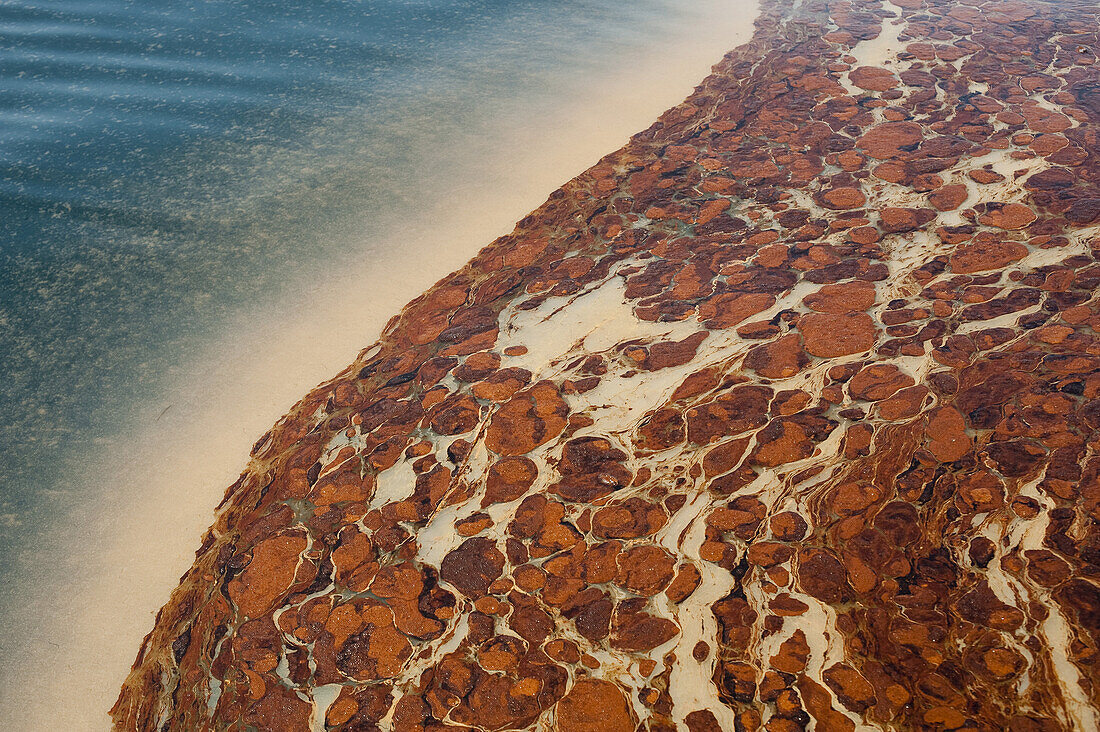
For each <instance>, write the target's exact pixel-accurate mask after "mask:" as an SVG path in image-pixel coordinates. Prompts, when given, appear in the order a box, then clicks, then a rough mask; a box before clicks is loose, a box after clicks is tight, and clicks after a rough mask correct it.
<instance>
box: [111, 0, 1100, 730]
mask: <svg viewBox="0 0 1100 732" xmlns="http://www.w3.org/2000/svg"><path fill="white" fill-rule="evenodd" d="M1097 28H1098V16H1097V8H1096V6H1095V4H1092V3H1085V2H1073V1H1069V2H1054V3H1049V2H1039V1H1035V2H1017V1H1010V2H1001V1H994V0H991V1H989V2H981V1H979V0H971V1H970V2H948V1H947V0H896V2H895V3H891V2H880V1H878V0H875V1H868V2H863V1H853V0H828V1H826V0H805V1H804V2H801V3H796V4H793V5H792V4H791V3H789V2H787V1H786V0H776V2H772V3H769V4H766V5H765V8H764V10H763V12H762V15H761V16H760V18H759V19H758V21H757V34H756V36H755V37H754V40H753V41H752V42H751V43H750V44H748V45H746V46H744V47H742V48H740V49H737V50H736V51H734V52H732V53H731V54H729V55H728V56H727V57H726V58H725V59H724V60H723V61H722V62H721V63H720V64H719V65H718V66H717V67H716V68H715V73H714V74H713V75H712V76H710V77H709V78H708V79H707V80H706V81H705V82H704V83H703V84H702V85H701V86H700V87H699V88H698V89H697V90H696V91H695V93H694V94H693V95H692V96H691V97H690V98H689V99H688V100H687V101H686V102H685V103H683V104H681V105H680V106H678V107H676V108H674V109H672V110H670V111H668V112H666V113H665V114H664V115H663V116H662V117H661V118H660V120H659V121H658V122H657V123H656V124H655V125H654V126H653V127H651V128H650V129H649V130H647V131H646V132H644V133H641V134H640V135H638V136H636V137H635V138H634V139H633V140H632V141H631V142H630V143H629V144H628V145H627V146H626V147H625V148H623V149H622V150H620V151H618V152H615V153H613V154H611V155H609V156H607V157H606V158H604V159H603V160H602V161H600V162H599V164H597V165H596V166H595V167H593V168H592V169H590V170H588V171H587V172H585V173H584V174H582V175H581V176H579V177H578V178H576V179H575V180H573V181H571V182H569V183H568V184H566V185H565V186H563V187H562V188H561V189H560V190H559V191H557V192H555V193H554V194H553V195H552V196H551V197H550V199H549V200H548V201H547V202H546V204H544V205H543V206H542V207H541V208H539V209H538V210H537V211H535V212H534V213H532V214H531V215H530V216H528V217H527V218H526V219H524V220H523V221H521V222H520V223H519V225H518V227H517V228H516V230H515V231H514V232H513V233H512V234H511V235H509V236H506V237H503V238H501V239H500V240H498V241H496V242H494V243H493V244H491V245H490V246H488V247H487V248H486V249H484V250H483V251H482V252H481V253H479V254H478V255H477V256H476V257H475V258H474V259H473V260H472V261H471V262H470V263H469V264H468V265H467V266H466V267H465V268H464V269H462V270H461V271H459V272H457V273H455V274H454V275H451V276H450V277H448V278H446V279H445V280H443V281H442V282H440V283H439V284H438V285H436V286H435V287H433V288H432V289H431V290H429V291H428V292H427V293H425V294H424V295H423V296H421V297H420V298H418V299H417V300H415V301H414V302H413V303H411V304H410V305H409V306H408V307H407V308H405V310H404V311H403V312H402V313H401V314H400V316H398V317H397V318H395V319H394V320H393V321H392V322H391V323H390V325H389V326H388V327H387V329H386V330H385V332H384V334H383V336H382V339H381V340H380V342H379V343H378V344H377V345H376V346H374V347H372V348H370V349H368V350H367V351H364V352H363V354H361V356H360V358H359V359H358V360H357V361H356V363H355V364H354V365H353V366H351V367H350V368H349V369H348V370H346V371H345V372H343V373H342V374H340V375H339V376H337V377H336V378H335V379H333V380H332V381H330V382H327V383H326V384H323V385H322V386H320V387H318V388H317V389H316V390H315V391H313V392H312V393H311V394H310V395H308V396H307V397H306V398H305V399H304V400H303V401H302V402H300V403H299V404H298V405H297V406H296V407H295V408H294V410H293V411H292V412H291V413H290V414H288V415H287V416H286V417H285V418H283V420H281V421H280V422H279V424H278V425H276V427H275V428H274V429H273V430H272V431H271V432H269V433H268V434H267V435H265V436H264V437H263V438H262V439H261V440H260V441H259V443H257V445H256V447H255V449H254V450H253V454H252V461H251V464H250V467H249V469H248V470H247V472H246V473H245V474H244V475H242V476H241V478H240V480H239V481H238V482H237V483H235V484H234V485H233V486H232V487H231V488H230V489H229V491H228V493H227V494H226V497H225V500H224V502H223V503H222V505H221V506H220V507H219V513H218V517H217V521H216V523H215V525H214V527H212V529H211V530H210V532H209V533H208V535H207V536H206V538H205V541H204V542H203V546H202V548H201V549H200V550H199V552H198V555H197V560H196V562H195V565H194V567H193V568H192V570H191V571H189V572H188V574H187V575H185V576H184V577H183V579H182V581H181V585H180V587H179V588H178V589H177V590H176V591H175V593H174V594H173V595H172V599H171V601H170V602H169V604H168V605H167V606H166V607H165V608H164V609H163V610H162V611H161V613H160V614H159V616H158V618H157V622H156V626H155V628H154V630H153V632H152V633H151V634H150V636H149V637H148V638H147V639H146V641H145V643H144V645H143V646H142V649H141V652H140V655H139V656H138V659H137V662H136V663H135V666H134V670H133V672H132V674H131V675H130V677H129V678H128V679H127V681H126V683H125V686H124V687H123V690H122V695H121V697H120V698H119V701H118V703H117V705H116V707H115V709H114V718H115V721H116V724H117V726H118V727H119V728H122V729H141V730H153V729H157V730H161V729H163V730H195V729H214V728H217V729H265V730H296V729H303V730H304V729H340V730H372V729H394V730H400V731H411V730H440V729H482V730H504V729H548V730H549V729H556V730H561V731H562V732H585V731H586V730H603V731H611V732H617V731H619V730H624V731H625V730H634V729H637V728H639V727H640V728H642V729H647V730H673V729H685V728H686V729H688V730H690V731H691V732H710V731H713V730H741V729H744V730H756V729H766V730H768V731H769V732H786V731H787V730H801V729H805V728H806V727H807V726H808V725H809V723H810V721H811V720H812V721H813V722H814V724H815V725H816V726H815V728H816V729H825V730H854V729H856V728H857V727H861V726H863V725H869V726H870V727H871V728H883V729H933V730H935V729H951V730H1004V729H1013V730H1020V731H1031V730H1066V729H1093V728H1096V726H1097V724H1098V720H1100V715H1098V712H1097V709H1098V705H1100V687H1098V685H1097V683H1096V681H1097V673H1098V668H1100V666H1098V661H1100V658H1098V650H1097V643H1098V641H1100V587H1098V584H1097V583H1098V581H1100V532H1098V531H1097V526H1096V523H1097V520H1100V511H1098V507H1097V502H1098V500H1100V480H1098V473H1100V399H1098V396H1100V339H1098V337H1097V330H1098V329H1100V302H1098V301H1097V297H1096V296H1097V289H1098V285H1100V263H1098V259H1100V240H1098V238H1097V237H1098V232H1100V222H1098V217H1100V187H1098V178H1100V165H1098V164H1097V156H1098V154H1100V137H1098V132H1097V121H1098V117H1100V91H1098V90H1100V79H1098V77H1097V71H1096V65H1095V60H1096V59H1095V51H1096V48H1097Z"/></svg>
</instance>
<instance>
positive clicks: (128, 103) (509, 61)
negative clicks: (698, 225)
mask: <svg viewBox="0 0 1100 732" xmlns="http://www.w3.org/2000/svg"><path fill="white" fill-rule="evenodd" d="M754 15H755V0H630V1H626V0H603V1H602V2H593V1H588V0H572V1H571V0H561V1H556V0H541V1H538V2H535V1H533V0H508V1H507V2H505V1H503V0H501V1H492V0H403V1H399V0H310V1H309V2H300V1H298V0H279V1H278V2H276V1H274V0H205V1H203V2H179V0H176V1H174V2H169V1H168V0H141V2H137V1H136V0H65V1H53V2H51V1H49V0H5V1H4V2H0V556H3V557H4V558H5V559H4V561H3V562H0V726H2V727H3V728H5V729H15V730H22V729H32V730H34V729H66V730H79V729H103V728H106V726H107V718H106V716H105V712H106V709H107V708H108V707H109V706H110V705H111V703H112V702H113V700H114V696H115V695H116V693H117V687H118V685H119V684H120V683H121V680H122V677H123V675H124V674H125V672H126V669H127V667H128V666H129V663H130V662H131V661H132V660H133V657H134V655H135V654H136V651H137V647H138V644H139V642H140V639H141V636H142V635H143V634H144V633H145V632H147V631H148V630H149V628H150V627H151V624H152V617H153V613H154V612H155V610H156V609H157V607H159V606H160V605H161V604H162V603H163V602H164V601H165V600H166V599H167V596H168V593H169V592H170V590H171V589H172V587H173V586H174V584H175V582H176V579H177V578H178V577H179V575H180V574H181V573H182V572H183V571H184V570H186V568H187V566H188V565H189V564H190V561H191V557H192V552H193V551H194V549H195V548H196V547H197V545H198V541H199V537H200V534H201V531H202V530H203V529H204V528H205V527H206V526H207V525H209V523H210V522H211V519H212V510H213V507H214V505H216V503H217V502H218V500H219V499H220V496H221V493H222V491H223V490H224V488H225V487H226V486H227V485H228V484H229V483H230V482H232V480H233V479H234V477H235V475H236V474H237V473H238V472H239V471H240V470H241V469H242V468H243V467H244V465H245V460H246V458H247V452H248V447H249V446H250V445H251V443H252V441H254V440H255V439H256V437H257V436H258V435H259V434H261V433H262V432H263V431H264V430H265V429H266V428H267V427H268V426H270V424H271V423H272V422H273V421H274V420H275V419H276V418H278V416H279V415H280V414H282V413H284V412H285V411H286V410H287V409H288V408H289V407H290V406H291V405H292V404H293V402H294V401H295V400H296V399H297V398H298V397H300V396H301V395H302V394H304V392H305V391H306V390H307V389H308V388H310V387H311V386H312V385H314V384H316V383H318V382H319V381H321V380H323V379H324V378H326V377H327V376H330V375H332V374H334V373H335V372H336V371H338V370H339V369H340V368H342V367H343V366H344V365H345V364H346V363H348V362H350V361H351V359H352V358H354V356H355V354H356V352H357V351H358V350H359V349H361V348H362V347H364V346H366V345H368V344H369V343H370V342H371V341H372V340H373V339H374V338H375V337H376V336H377V334H378V332H379V330H380V328H381V326H382V324H384V323H385V321H386V320H387V319H388V318H389V317H390V316H391V315H392V314H394V313H395V312H396V311H397V310H398V309H399V308H400V307H401V306H402V305H403V304H404V303H405V302H406V301H407V300H409V299H411V298H412V297H414V296H415V295H416V294H418V293H419V292H420V291H422V290H423V289H424V288H425V287H427V286H430V285H431V284H432V283H433V282H434V281H436V280H437V279H438V278H440V277H442V276H444V275H445V274H447V273H448V272H449V271H452V270H454V269H456V268H457V267H459V266H461V265H462V263H463V262H465V261H466V260H467V259H468V258H469V257H470V256H472V255H473V254H474V252H476V251H477V249H478V248H480V246H482V245H484V244H486V243H488V242H489V241H490V240H491V239H493V238H494V237H496V236H499V235H501V234H504V233H507V231H509V230H510V228H511V225H512V223H513V222H514V221H515V220H517V219H518V218H520V217H522V216H523V215H524V214H525V213H526V212H527V211H528V210H530V209H531V208H533V207H534V206H536V205H538V204H539V203H540V202H541V201H542V200H543V199H544V198H545V197H546V195H547V194H548V193H549V192H550V191H552V190H553V189H554V188H556V187H557V186H558V185H560V184H561V183H563V182H564V181H566V180H568V179H569V178H570V177H572V176H573V175H575V174H577V173H579V172H580V171H581V170H583V169H584V168H585V167H587V166H588V165H590V164H592V163H594V162H595V161H596V160H597V159H598V158H599V157H600V156H601V155H602V154H604V153H606V152H610V151H611V150H613V149H614V148H616V147H618V146H620V145H621V144H622V143H623V142H625V141H626V138H627V137H628V136H629V134H631V133H633V132H635V131H637V130H640V129H642V128H644V127H646V126H648V124H649V123H650V122H651V121H652V120H653V119H654V118H655V117H656V116H657V114H659V113H660V112H661V111H662V110H664V109H665V108H667V107H669V106H672V105H674V104H675V103H677V102H678V101H679V100H680V99H682V98H683V97H684V96H686V95H687V94H688V93H689V92H690V91H691V88H692V86H693V85H694V84H695V83H697V82H698V81H700V80H701V79H702V78H703V76H705V74H706V73H707V71H708V69H709V67H710V65H711V64H713V63H715V62H717V61H718V60H719V59H720V58H721V56H722V54H723V53H725V52H726V51H727V50H728V49H730V48H732V47H734V46H735V45H737V44H739V43H742V42H744V41H745V40H747V39H748V37H749V35H750V33H751V23H752V19H753V17H754Z"/></svg>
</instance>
